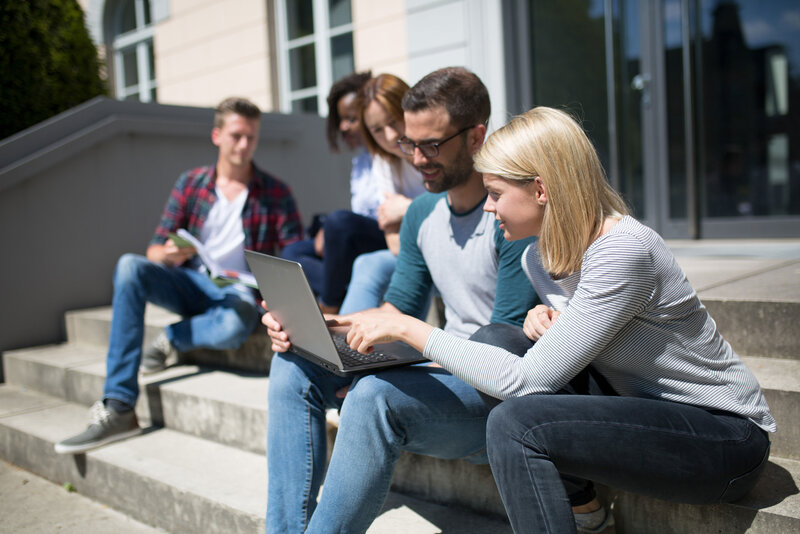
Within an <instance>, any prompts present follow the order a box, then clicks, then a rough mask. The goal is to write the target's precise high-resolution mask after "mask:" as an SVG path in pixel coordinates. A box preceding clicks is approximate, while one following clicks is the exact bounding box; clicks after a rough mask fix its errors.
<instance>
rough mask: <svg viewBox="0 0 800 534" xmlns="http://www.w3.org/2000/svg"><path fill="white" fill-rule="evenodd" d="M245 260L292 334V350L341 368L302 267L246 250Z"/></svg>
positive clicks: (268, 304)
mask: <svg viewBox="0 0 800 534" xmlns="http://www.w3.org/2000/svg"><path fill="white" fill-rule="evenodd" d="M245 258H246V259H247V263H248V265H249V266H250V272H252V273H253V275H254V276H255V277H256V280H257V281H258V289H259V291H260V292H261V296H263V297H264V301H265V302H266V303H267V308H269V311H270V313H272V315H273V316H274V317H275V319H277V320H278V322H280V323H281V325H282V326H283V329H284V330H285V331H286V333H287V334H289V339H291V341H292V345H293V347H295V348H298V349H301V350H303V351H305V352H308V353H311V354H313V355H316V356H317V357H319V358H322V359H324V360H326V361H328V362H330V363H331V364H333V365H334V366H336V368H338V369H342V362H341V359H340V358H339V354H338V352H337V351H336V347H335V346H334V344H333V340H332V339H331V336H330V332H329V331H328V327H327V326H326V325H325V317H324V316H323V315H322V311H321V310H320V309H319V306H318V305H317V301H316V298H315V297H314V292H313V291H312V290H311V287H310V286H309V285H308V280H307V279H306V276H305V274H304V273H303V267H302V266H301V265H300V264H299V263H297V262H294V261H289V260H284V259H282V258H277V257H275V256H269V255H266V254H260V253H258V252H252V251H250V250H245Z"/></svg>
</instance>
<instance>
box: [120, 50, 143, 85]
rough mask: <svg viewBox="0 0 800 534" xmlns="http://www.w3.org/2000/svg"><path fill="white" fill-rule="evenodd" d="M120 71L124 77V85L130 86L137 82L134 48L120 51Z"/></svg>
mask: <svg viewBox="0 0 800 534" xmlns="http://www.w3.org/2000/svg"><path fill="white" fill-rule="evenodd" d="M122 72H123V76H124V77H125V79H124V80H123V81H124V86H125V87H132V86H134V85H138V84H139V68H138V65H137V64H136V48H130V49H128V50H125V51H124V52H122Z"/></svg>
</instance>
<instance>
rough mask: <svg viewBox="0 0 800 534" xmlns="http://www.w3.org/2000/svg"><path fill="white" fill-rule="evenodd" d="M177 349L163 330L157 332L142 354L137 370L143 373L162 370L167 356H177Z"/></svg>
mask: <svg viewBox="0 0 800 534" xmlns="http://www.w3.org/2000/svg"><path fill="white" fill-rule="evenodd" d="M177 356H178V351H177V349H175V347H173V346H172V343H170V342H169V339H167V334H165V333H164V332H163V331H162V332H161V333H160V334H158V337H156V339H155V341H153V344H152V345H150V346H149V347H147V349H146V350H145V351H144V353H143V354H142V364H141V365H140V366H139V372H140V373H142V374H143V375H150V374H153V373H157V372H159V371H163V370H164V369H166V368H167V358H177Z"/></svg>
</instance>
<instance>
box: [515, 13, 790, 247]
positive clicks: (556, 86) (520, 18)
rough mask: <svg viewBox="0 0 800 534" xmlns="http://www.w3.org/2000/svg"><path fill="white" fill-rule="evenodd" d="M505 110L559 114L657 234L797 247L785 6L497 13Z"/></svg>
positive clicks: (788, 34) (788, 50)
mask: <svg viewBox="0 0 800 534" xmlns="http://www.w3.org/2000/svg"><path fill="white" fill-rule="evenodd" d="M505 16H506V21H505V22H506V24H505V27H506V28H507V35H506V42H507V46H506V56H507V57H506V65H507V66H508V68H507V69H506V71H507V84H508V87H509V88H510V91H509V94H508V95H507V101H508V103H509V108H510V110H511V111H512V112H515V113H516V112H522V111H525V110H527V109H530V108H531V107H533V106H535V105H548V106H553V107H559V108H562V109H563V108H566V109H568V110H570V111H572V113H573V114H574V115H575V116H576V117H578V118H579V119H580V120H581V121H582V123H583V126H584V128H585V129H586V131H587V132H588V134H589V136H590V137H591V138H592V140H593V142H594V143H595V145H596V147H597V149H598V152H599V153H600V156H601V159H602V161H603V164H604V165H605V167H606V170H607V171H608V175H609V180H610V181H611V183H612V184H613V185H614V186H615V187H616V188H617V189H618V190H619V191H620V192H621V193H622V194H623V196H624V197H625V200H626V201H627V202H628V204H629V205H630V206H631V208H632V210H633V212H634V215H635V216H636V217H637V218H639V219H640V220H642V221H643V222H644V223H646V224H648V225H650V226H652V227H653V228H655V229H656V230H657V231H659V232H660V233H661V234H662V235H664V236H665V237H751V236H752V237H766V236H773V237H780V236H787V237H788V236H793V237H796V236H800V4H798V3H797V2H796V0H775V1H773V2H766V3H765V2H760V1H758V0H659V1H655V2H650V1H646V2H645V1H637V0H559V1H558V2H552V1H550V0H527V1H523V2H508V3H507V4H506V13H505Z"/></svg>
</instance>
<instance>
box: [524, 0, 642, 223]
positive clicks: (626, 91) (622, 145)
mask: <svg viewBox="0 0 800 534" xmlns="http://www.w3.org/2000/svg"><path fill="white" fill-rule="evenodd" d="M529 6H530V10H529V12H530V26H531V31H530V35H531V44H532V51H531V72H532V74H533V76H532V77H533V80H532V86H533V93H534V94H533V103H534V105H545V106H552V107H556V108H562V109H567V110H569V111H571V112H572V113H573V115H575V116H576V117H577V118H578V119H579V120H580V121H581V122H582V124H583V127H584V129H585V130H586V132H587V133H588V135H589V137H590V138H591V139H592V141H593V142H594V144H595V146H596V147H597V150H598V152H599V154H600V159H601V160H602V162H603V165H604V166H605V168H606V169H609V171H610V167H609V161H610V159H611V158H610V151H611V150H612V144H611V142H610V140H609V126H608V125H609V113H610V111H609V109H608V93H607V83H606V69H607V68H608V65H607V63H606V42H605V21H606V17H607V16H609V17H613V19H612V20H613V24H612V28H613V37H612V39H613V43H614V65H613V72H614V78H615V94H614V99H615V103H616V115H617V116H616V123H617V135H618V139H617V141H618V146H619V170H618V172H619V176H617V177H615V178H617V179H618V180H619V184H620V189H621V193H622V194H623V196H624V197H625V200H626V201H627V202H628V204H629V205H630V206H631V207H632V209H633V211H634V213H635V214H636V216H637V217H644V216H645V215H646V214H645V212H644V185H643V181H644V177H643V176H644V175H643V169H642V156H641V154H642V143H641V111H640V104H641V93H640V92H639V91H637V90H635V89H633V88H632V87H631V81H632V80H633V79H634V77H635V76H636V75H637V74H639V70H640V56H641V51H640V49H641V47H640V43H639V33H638V10H637V4H636V2H635V1H633V0H626V1H621V2H615V3H614V12H613V13H606V11H605V5H604V2H603V1H602V0H590V1H585V0H562V1H559V2H550V1H544V0H538V1H537V0H530V4H529ZM576 36H580V37H579V38H576Z"/></svg>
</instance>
